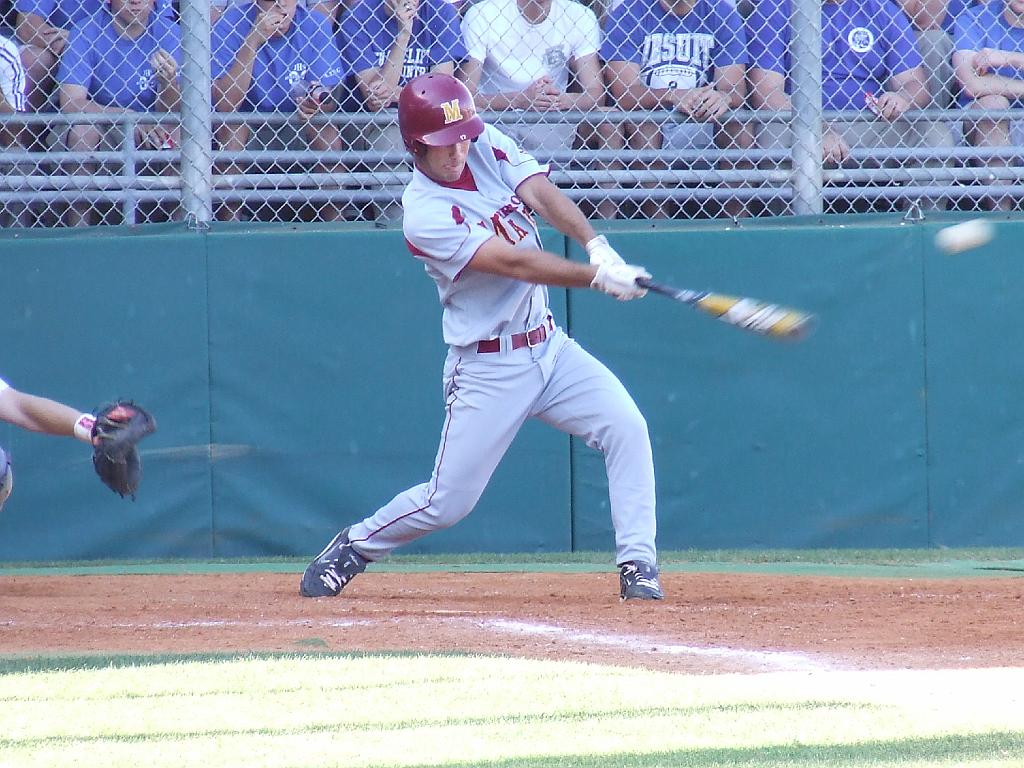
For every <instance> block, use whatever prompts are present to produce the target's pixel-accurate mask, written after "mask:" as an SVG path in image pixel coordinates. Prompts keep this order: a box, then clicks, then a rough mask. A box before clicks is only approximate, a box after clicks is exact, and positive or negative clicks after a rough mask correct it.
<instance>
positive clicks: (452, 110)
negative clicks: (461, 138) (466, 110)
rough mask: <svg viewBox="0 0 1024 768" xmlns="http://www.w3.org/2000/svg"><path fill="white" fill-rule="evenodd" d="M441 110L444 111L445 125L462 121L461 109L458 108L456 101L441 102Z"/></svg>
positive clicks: (457, 101)
mask: <svg viewBox="0 0 1024 768" xmlns="http://www.w3.org/2000/svg"><path fill="white" fill-rule="evenodd" d="M441 109H443V110H444V124H445V125H451V124H452V123H458V122H460V121H461V120H462V108H461V107H459V100H458V99H452V100H451V101H445V102H442V103H441Z"/></svg>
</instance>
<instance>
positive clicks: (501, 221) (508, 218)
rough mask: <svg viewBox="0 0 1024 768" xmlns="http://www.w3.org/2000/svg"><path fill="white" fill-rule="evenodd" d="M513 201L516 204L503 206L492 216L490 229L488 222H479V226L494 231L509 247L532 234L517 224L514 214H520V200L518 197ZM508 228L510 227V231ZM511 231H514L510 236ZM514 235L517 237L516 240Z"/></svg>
mask: <svg viewBox="0 0 1024 768" xmlns="http://www.w3.org/2000/svg"><path fill="white" fill-rule="evenodd" d="M512 199H513V201H514V202H512V203H509V204H507V205H503V206H502V207H501V208H500V209H499V210H498V211H497V212H496V213H495V214H494V215H493V216H491V219H490V224H491V226H490V227H488V226H487V222H485V221H478V222H477V226H480V227H483V228H484V229H492V230H494V234H496V235H498V237H500V238H502V239H503V240H505V241H506V242H508V243H509V245H515V244H516V243H518V242H520V241H521V240H523V238H525V237H527V236H528V235H529V234H530V233H529V232H527V231H526V230H525V229H523V228H522V227H521V226H519V225H518V224H517V223H516V220H515V218H514V217H513V214H515V213H520V210H519V206H518V205H516V203H518V202H519V200H518V198H516V197H513V198H512ZM523 215H526V214H523ZM506 227H508V229H507V228H506ZM509 229H511V230H512V234H509ZM513 235H514V236H515V237H514V238H513Z"/></svg>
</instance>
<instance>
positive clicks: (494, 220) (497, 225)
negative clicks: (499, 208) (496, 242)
mask: <svg viewBox="0 0 1024 768" xmlns="http://www.w3.org/2000/svg"><path fill="white" fill-rule="evenodd" d="M491 225H492V226H493V227H494V234H496V235H498V236H499V237H503V238H505V240H507V241H508V244H509V245H515V244H516V243H515V241H514V240H513V239H512V238H511V237H509V234H508V232H506V231H505V227H503V226H502V224H501V219H500V218H499V216H498V214H497V213H496V214H494V215H493V216H491Z"/></svg>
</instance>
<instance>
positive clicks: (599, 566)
mask: <svg viewBox="0 0 1024 768" xmlns="http://www.w3.org/2000/svg"><path fill="white" fill-rule="evenodd" d="M659 558H660V560H661V562H660V565H661V569H662V570H663V571H665V572H667V573H712V572H714V573H773V574H804V575H835V576H854V577H856V576H861V577H893V578H904V577H916V578H961V577H975V578H977V577H984V576H1024V548H1020V547H1017V548H1007V547H999V548H996V547H992V548H971V549H947V548H942V549H858V550H845V549H823V550H794V549H780V550H721V549H719V550H674V551H665V552H661V553H660V554H659ZM612 560H613V555H612V554H611V553H610V552H547V553H540V554H523V553H513V554H492V553H469V554H452V555H396V556H394V557H392V558H390V559H388V560H387V561H385V562H382V563H375V564H374V565H373V569H374V570H375V571H379V572H385V573H386V572H394V573H421V572H428V571H447V572H459V571H464V572H476V573H483V572H492V573H494V572H497V573H504V572H524V571H532V572H559V573H593V572H605V571H607V570H609V569H610V568H612ZM306 562H307V560H306V559H301V560H300V559H296V558H280V557H274V558H245V559H242V558H233V559H210V560H184V559H167V560H131V561H105V560H104V561H100V560H96V561H88V562H68V561H54V562H34V563H6V564H2V563H0V576H17V575H54V574H55V573H61V574H97V575H101V574H127V573H134V574H149V573H154V574H157V573H172V574H173V573H239V572H266V573H300V572H301V571H302V569H303V568H304V567H305V566H306Z"/></svg>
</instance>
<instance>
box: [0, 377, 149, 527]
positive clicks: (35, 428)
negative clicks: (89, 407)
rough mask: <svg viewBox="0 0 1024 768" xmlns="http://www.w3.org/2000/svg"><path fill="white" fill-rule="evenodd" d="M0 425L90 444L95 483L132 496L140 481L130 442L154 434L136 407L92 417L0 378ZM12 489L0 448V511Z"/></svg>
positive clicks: (125, 404) (112, 408)
mask: <svg viewBox="0 0 1024 768" xmlns="http://www.w3.org/2000/svg"><path fill="white" fill-rule="evenodd" d="M0 421H6V422H7V423H9V424H14V425H15V426H17V427H21V428H23V429H27V430H30V431H32V432H42V433H44V434H47V435H57V436H61V437H75V438H77V439H79V440H81V441H82V442H83V443H88V444H89V445H90V446H92V451H93V454H92V463H93V468H94V469H95V470H96V474H97V475H99V478H100V480H101V481H102V482H103V484H104V485H106V486H107V487H108V488H110V489H111V490H112V491H114V492H115V493H117V494H119V495H120V496H122V497H124V496H125V495H131V496H132V497H133V498H134V496H135V491H136V490H138V487H139V481H140V479H141V477H142V462H141V460H140V459H139V454H138V450H137V449H136V447H135V446H136V443H138V441H139V440H141V439H142V438H143V437H145V436H146V435H148V434H150V433H152V432H153V431H154V430H156V421H155V420H154V419H153V417H152V416H150V415H149V413H148V412H147V411H146V410H145V409H143V408H142V407H141V406H139V405H136V404H135V403H132V402H129V401H125V400H121V401H117V402H114V403H111V404H109V405H106V406H104V407H103V408H101V409H100V410H99V411H98V412H97V413H96V414H91V413H79V412H78V411H76V410H75V409H74V408H72V407H71V406H68V405H64V404H63V403H58V402H57V401H56V400H50V399H49V398H45V397H38V396H37V395H30V394H28V393H26V392H19V391H18V390H16V389H14V388H13V387H12V386H10V385H9V384H8V383H7V382H6V381H4V380H3V379H0ZM13 487H14V469H13V468H12V467H11V460H10V456H8V455H7V453H6V452H5V451H4V449H3V448H2V447H0V509H3V506H4V502H6V501H7V498H8V497H9V496H10V495H11V490H12V488H13Z"/></svg>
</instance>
